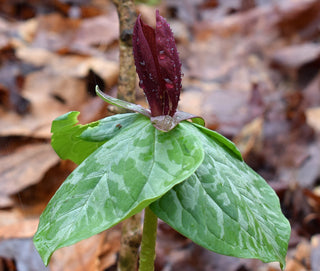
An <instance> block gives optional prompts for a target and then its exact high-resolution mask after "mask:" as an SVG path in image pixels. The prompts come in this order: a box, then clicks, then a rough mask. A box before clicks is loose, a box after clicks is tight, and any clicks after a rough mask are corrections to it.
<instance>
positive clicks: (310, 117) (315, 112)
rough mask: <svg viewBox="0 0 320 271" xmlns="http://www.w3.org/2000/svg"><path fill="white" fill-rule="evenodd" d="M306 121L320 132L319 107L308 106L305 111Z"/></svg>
mask: <svg viewBox="0 0 320 271" xmlns="http://www.w3.org/2000/svg"><path fill="white" fill-rule="evenodd" d="M306 115H307V123H308V124H309V125H310V126H311V127H312V128H313V129H314V130H315V131H317V132H318V133H320V107H314V108H309V109H307V111H306Z"/></svg>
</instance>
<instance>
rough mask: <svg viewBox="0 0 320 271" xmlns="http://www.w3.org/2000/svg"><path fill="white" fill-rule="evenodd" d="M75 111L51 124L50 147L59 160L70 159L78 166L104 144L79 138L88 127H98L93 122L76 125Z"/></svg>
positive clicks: (77, 113) (76, 114)
mask: <svg viewBox="0 0 320 271" xmlns="http://www.w3.org/2000/svg"><path fill="white" fill-rule="evenodd" d="M79 114H80V113H79V112H77V111H72V112H69V113H66V114H64V115H62V116H60V117H58V118H56V119H55V120H54V121H53V122H52V126H51V133H53V134H52V138H51V146H52V147H53V149H54V150H55V152H56V153H57V154H58V155H59V157H60V158H61V159H70V160H71V161H73V162H75V163H76V164H80V163H81V162H82V161H83V160H84V159H85V158H86V157H88V156H89V155H90V154H91V153H92V152H93V151H95V150H96V149H97V148H98V147H99V146H101V145H102V144H103V143H104V142H87V141H85V140H83V139H81V138H80V135H81V133H82V132H83V131H84V130H86V129H87V128H89V127H94V126H96V125H98V122H93V123H90V124H87V125H81V124H78V125H76V124H77V123H78V119H77V117H78V115H79Z"/></svg>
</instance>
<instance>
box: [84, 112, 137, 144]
mask: <svg viewBox="0 0 320 271" xmlns="http://www.w3.org/2000/svg"><path fill="white" fill-rule="evenodd" d="M139 117H140V115H139V114H137V113H125V114H118V115H114V116H110V117H107V118H104V119H101V120H100V121H98V122H97V125H95V126H92V127H90V126H89V127H87V129H86V130H84V131H83V132H82V133H81V135H80V138H81V139H83V140H86V141H92V142H101V141H106V140H110V139H111V138H112V137H114V136H116V135H117V134H118V133H119V132H120V131H121V130H123V129H124V128H126V127H128V126H129V125H131V124H132V123H134V122H135V121H136V120H137V119H138V118H139Z"/></svg>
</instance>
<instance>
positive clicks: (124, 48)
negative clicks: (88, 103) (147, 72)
mask: <svg viewBox="0 0 320 271" xmlns="http://www.w3.org/2000/svg"><path fill="white" fill-rule="evenodd" d="M113 3H114V4H115V5H116V7H117V11H118V16H119V21H120V39H119V50H120V59H119V60H120V71H119V72H120V73H119V79H118V93H117V98H118V99H121V100H125V101H128V102H131V103H133V102H135V88H136V68H135V65H134V59H133V51H132V33H133V26H134V23H135V20H136V17H137V15H136V12H135V8H134V1H133V0H113Z"/></svg>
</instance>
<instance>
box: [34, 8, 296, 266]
mask: <svg viewBox="0 0 320 271" xmlns="http://www.w3.org/2000/svg"><path fill="white" fill-rule="evenodd" d="M133 52H134V59H135V65H136V70H137V73H138V75H139V78H140V83H139V84H140V87H141V88H142V89H143V90H144V93H145V96H146V98H147V100H148V103H149V106H150V110H149V109H145V108H143V107H141V106H139V105H135V104H131V103H128V102H125V101H122V100H118V99H115V98H113V97H111V96H108V95H106V94H104V93H102V92H101V91H100V90H99V88H98V87H97V89H96V92H97V94H98V95H99V96H100V97H101V98H102V99H103V100H105V101H106V102H108V103H109V104H113V105H116V106H119V107H122V108H125V109H127V110H128V111H129V112H131V113H125V114H118V115H114V116H109V117H106V118H104V119H101V120H99V121H96V122H93V123H89V124H86V125H80V124H77V123H78V120H77V116H78V115H79V112H69V113H67V114H64V115H62V116H60V117H58V118H57V119H55V120H54V121H53V123H52V133H53V135H52V143H51V144H52V147H53V148H54V150H55V151H56V152H57V154H58V155H59V156H60V157H61V158H62V159H70V160H72V161H74V162H75V163H77V164H79V166H78V167H77V168H76V169H75V170H74V171H73V172H72V173H71V174H70V175H69V177H68V178H67V179H66V180H65V182H64V183H63V184H62V185H61V187H60V188H59V189H58V191H57V192H56V194H55V195H54V196H53V198H52V199H51V201H50V202H49V204H48V206H47V207H46V209H45V210H44V212H43V213H42V215H41V217H40V222H39V227H38V230H37V232H36V234H35V236H34V244H35V247H36V248H37V250H38V252H39V253H40V255H41V257H42V259H43V261H44V263H45V264H46V265H47V264H48V262H49V260H50V257H51V255H52V253H53V252H54V251H55V250H57V249H59V248H61V247H65V246H69V245H72V244H74V243H76V242H78V241H80V240H83V239H85V238H88V237H90V236H92V235H95V234H97V233H100V232H102V231H104V230H106V229H109V228H111V227H112V226H114V225H116V224H118V223H119V222H121V221H123V220H125V219H127V218H129V217H131V216H132V215H134V214H137V213H139V212H141V211H142V210H143V209H145V216H144V229H143V237H142V245H141V252H140V267H139V268H140V270H153V261H154V250H155V249H154V247H155V238H156V228H157V218H160V219H162V220H163V221H164V222H166V223H167V224H169V225H170V226H171V227H172V228H174V229H175V230H177V231H178V232H180V233H181V234H183V235H184V236H186V237H188V238H190V239H191V240H192V241H194V242H195V243H197V244H199V245H200V246H202V247H204V248H207V249H209V250H212V251H214V252H217V253H220V254H224V255H230V256H235V257H242V258H257V259H260V260H262V261H263V262H271V261H277V262H279V263H280V265H281V267H282V268H283V267H284V266H285V256H286V252H287V247H288V241H289V236H290V225H289V222H288V221H287V219H286V218H285V217H284V215H283V214H282V212H281V208H280V203H279V199H278V197H277V195H276V194H275V192H274V191H273V190H272V188H271V187H270V186H269V185H268V184H267V183H266V182H265V180H264V179H263V178H262V177H261V176H259V175H258V174H257V173H256V172H254V171H253V170H252V169H251V168H250V167H249V166H248V165H247V164H246V163H245V162H244V161H243V159H242V157H241V154H240V152H239V151H238V149H237V148H236V146H235V145H234V144H233V143H232V142H231V141H229V140H228V139H226V138H225V137H223V136H222V135H220V134H218V133H217V132H214V131H211V130H209V129H207V128H205V127H204V121H203V119H201V118H199V117H197V116H194V115H192V114H189V113H185V112H181V111H178V110H177V106H178V101H179V96H180V90H181V63H180V60H179V56H178V52H177V49H176V45H175V41H174V37H173V34H172V31H171V29H170V27H169V25H168V23H167V22H166V21H165V19H164V18H162V17H161V16H160V15H159V12H158V11H157V12H156V27H155V29H153V28H151V27H150V26H148V25H146V24H144V23H143V21H142V20H141V17H140V16H139V17H138V19H137V21H136V24H135V26H134V31H133Z"/></svg>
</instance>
